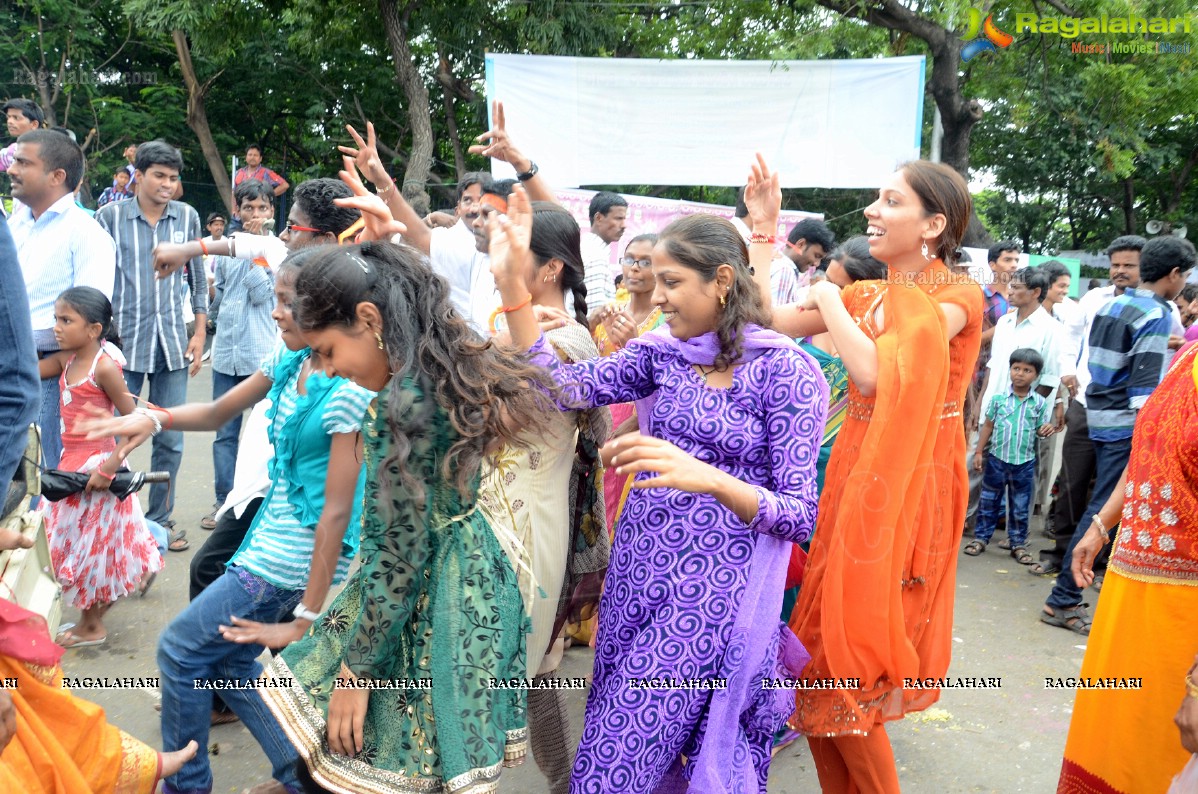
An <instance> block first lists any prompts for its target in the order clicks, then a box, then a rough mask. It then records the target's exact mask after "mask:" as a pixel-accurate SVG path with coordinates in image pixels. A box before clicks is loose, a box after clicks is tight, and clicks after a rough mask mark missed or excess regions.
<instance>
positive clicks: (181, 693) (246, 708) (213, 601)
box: [158, 568, 304, 794]
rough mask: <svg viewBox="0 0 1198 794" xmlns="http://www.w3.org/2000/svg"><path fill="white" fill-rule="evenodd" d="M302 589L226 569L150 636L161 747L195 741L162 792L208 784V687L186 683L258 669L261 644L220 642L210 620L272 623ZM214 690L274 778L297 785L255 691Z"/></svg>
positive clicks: (287, 745)
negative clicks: (192, 752)
mask: <svg viewBox="0 0 1198 794" xmlns="http://www.w3.org/2000/svg"><path fill="white" fill-rule="evenodd" d="M243 577H246V579H247V580H248V582H247V581H243ZM247 584H248V585H250V586H247ZM251 590H252V591H253V592H251ZM303 595H304V593H303V591H302V590H281V589H279V588H277V587H274V586H272V585H270V584H268V583H267V582H265V581H264V580H262V579H259V578H258V577H255V576H252V574H249V573H248V572H246V571H244V570H241V569H238V568H229V569H228V570H227V571H225V573H224V575H223V576H221V577H220V578H219V579H217V580H216V581H215V582H213V583H212V584H211V585H210V586H209V587H208V589H206V590H205V591H204V592H203V593H201V594H200V595H199V597H198V598H196V599H195V600H194V601H192V602H191V603H190V604H189V605H188V606H187V608H186V609H184V610H183V611H182V612H181V613H179V616H178V617H176V618H175V619H174V620H173V621H171V624H170V625H169V626H167V627H166V630H165V631H164V632H163V633H162V636H161V637H160V638H159V640H158V667H159V669H160V670H161V671H162V679H161V682H162V746H163V747H164V748H165V749H166V750H168V751H171V750H178V749H181V748H183V747H184V746H186V745H187V743H188V742H189V741H191V740H192V739H194V740H195V741H196V742H197V743H198V744H199V745H200V752H199V753H197V754H196V757H195V758H193V759H192V760H190V761H188V762H187V763H186V764H184V765H183V768H182V769H181V770H179V772H178V773H177V774H175V775H172V776H171V777H169V778H167V780H166V786H165V787H164V791H165V792H167V794H172V793H177V792H188V794H193V793H195V794H208V792H211V791H212V768H211V766H210V765H209V762H208V753H207V752H205V750H206V748H207V747H208V730H209V727H210V726H209V722H210V719H211V711H212V695H213V690H211V689H197V688H196V684H195V683H194V682H196V681H209V680H211V681H216V680H230V679H231V680H243V679H256V678H258V677H259V676H260V675H261V674H262V665H261V664H259V663H258V661H257V657H258V655H259V654H261V653H262V651H263V647H262V646H261V645H256V644H249V645H239V644H237V643H233V642H227V641H226V640H225V639H224V638H223V637H221V635H220V631H219V630H218V629H217V627H218V626H219V625H220V624H222V623H224V624H227V623H228V621H229V617H230V616H234V615H235V616H237V617H244V618H247V619H249V620H257V621H261V622H264V623H274V622H277V621H278V620H279V618H280V617H282V616H284V615H287V614H288V613H290V612H291V610H292V609H294V608H295V605H296V604H298V603H299V602H300V599H301V598H302V597H303ZM220 695H221V697H222V698H223V699H224V701H225V702H226V703H227V704H228V705H229V706H230V707H231V708H232V709H233V711H234V712H235V713H236V714H237V716H238V717H240V718H241V721H242V723H243V724H244V725H245V727H246V728H248V729H249V731H250V733H252V734H253V735H254V738H255V739H257V740H258V744H259V745H261V747H262V749H263V751H265V753H266V755H267V757H268V758H269V759H270V763H271V770H272V771H271V774H272V776H273V777H274V779H275V780H277V781H279V782H280V783H282V784H284V785H285V786H290V787H293V788H294V789H297V790H298V787H299V782H298V780H297V778H296V769H295V765H296V762H297V761H298V760H299V754H298V753H297V752H296V749H295V747H294V746H293V745H292V744H291V742H290V741H288V739H287V736H286V734H284V733H283V729H282V728H281V727H279V723H278V721H277V720H276V719H275V718H274V715H273V714H271V712H270V709H269V708H268V707H267V705H266V702H265V701H264V700H263V699H262V696H261V695H260V694H259V693H258V691H257V690H256V689H253V688H249V689H222V690H220Z"/></svg>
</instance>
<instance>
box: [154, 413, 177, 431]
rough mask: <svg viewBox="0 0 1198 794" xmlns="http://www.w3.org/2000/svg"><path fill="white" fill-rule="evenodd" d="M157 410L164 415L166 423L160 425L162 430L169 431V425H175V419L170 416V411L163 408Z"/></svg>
mask: <svg viewBox="0 0 1198 794" xmlns="http://www.w3.org/2000/svg"><path fill="white" fill-rule="evenodd" d="M158 410H159V411H162V412H163V413H164V414H166V422H165V423H164V424H163V425H162V426H163V428H165V429H167V430H170V429H171V425H173V424H174V423H175V417H174V416H173V415H172V414H171V412H170V411H168V410H166V409H165V408H159V409H158Z"/></svg>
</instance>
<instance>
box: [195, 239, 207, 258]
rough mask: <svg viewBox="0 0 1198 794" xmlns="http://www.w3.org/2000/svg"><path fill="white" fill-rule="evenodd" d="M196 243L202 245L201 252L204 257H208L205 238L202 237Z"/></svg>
mask: <svg viewBox="0 0 1198 794" xmlns="http://www.w3.org/2000/svg"><path fill="white" fill-rule="evenodd" d="M196 242H197V243H199V244H200V250H201V251H203V252H204V256H208V246H206V245H204V238H203V237H201V238H200V239H198V240H196Z"/></svg>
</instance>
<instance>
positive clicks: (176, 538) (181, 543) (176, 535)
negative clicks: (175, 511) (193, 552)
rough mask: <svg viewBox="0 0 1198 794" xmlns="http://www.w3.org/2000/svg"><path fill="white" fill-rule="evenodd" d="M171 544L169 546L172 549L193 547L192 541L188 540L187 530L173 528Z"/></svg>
mask: <svg viewBox="0 0 1198 794" xmlns="http://www.w3.org/2000/svg"><path fill="white" fill-rule="evenodd" d="M170 533H171V534H170V545H168V546H167V548H168V549H170V550H171V551H187V550H188V549H190V548H191V543H190V542H189V541H188V540H187V530H185V529H172V530H171V531H170Z"/></svg>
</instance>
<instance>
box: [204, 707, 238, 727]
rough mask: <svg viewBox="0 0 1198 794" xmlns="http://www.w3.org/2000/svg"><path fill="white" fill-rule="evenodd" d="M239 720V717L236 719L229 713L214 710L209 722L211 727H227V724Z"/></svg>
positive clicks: (234, 715)
mask: <svg viewBox="0 0 1198 794" xmlns="http://www.w3.org/2000/svg"><path fill="white" fill-rule="evenodd" d="M240 720H241V717H238V716H237V715H236V714H234V713H233V712H231V711H217V710H216V709H213V710H212V718H211V721H210V722H211V724H212V725H228V724H229V723H232V722H238V721H240Z"/></svg>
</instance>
